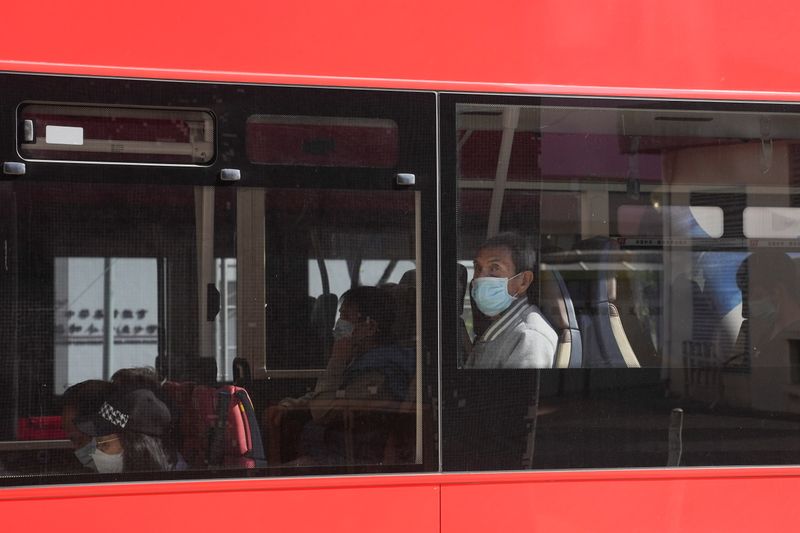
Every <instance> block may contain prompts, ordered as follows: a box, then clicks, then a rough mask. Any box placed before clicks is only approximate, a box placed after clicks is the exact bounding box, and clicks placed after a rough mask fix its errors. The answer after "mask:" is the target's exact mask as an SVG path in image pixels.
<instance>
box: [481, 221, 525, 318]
mask: <svg viewBox="0 0 800 533" xmlns="http://www.w3.org/2000/svg"><path fill="white" fill-rule="evenodd" d="M488 248H506V249H507V250H509V251H510V252H511V261H512V262H513V263H514V269H515V272H514V274H519V273H520V272H525V271H526V270H530V271H531V272H533V273H534V274H536V249H535V248H534V246H533V243H532V242H531V240H530V239H526V238H525V237H523V236H522V235H520V234H519V233H517V232H514V231H506V232H503V233H498V234H497V235H495V236H494V237H489V238H488V239H486V240H485V241H484V242H483V244H481V245H480V246H479V247H478V251H479V252H480V251H481V250H486V249H488ZM534 295H535V289H534V284H533V283H531V285H530V287H528V291H527V296H528V302H530V303H534V300H535V297H534Z"/></svg>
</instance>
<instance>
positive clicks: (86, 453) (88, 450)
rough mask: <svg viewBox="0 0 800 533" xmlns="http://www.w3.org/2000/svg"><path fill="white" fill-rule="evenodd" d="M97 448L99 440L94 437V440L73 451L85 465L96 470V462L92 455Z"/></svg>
mask: <svg viewBox="0 0 800 533" xmlns="http://www.w3.org/2000/svg"><path fill="white" fill-rule="evenodd" d="M96 449H97V442H96V441H95V439H94V438H92V440H90V441H89V442H87V443H86V444H84V445H83V446H81V447H80V448H78V449H77V450H75V451H74V452H72V453H74V454H75V457H77V458H78V461H80V462H81V464H82V465H83V466H85V467H86V468H91V469H93V470H96V468H95V466H94V462H93V461H92V455H93V454H94V451H95V450H96Z"/></svg>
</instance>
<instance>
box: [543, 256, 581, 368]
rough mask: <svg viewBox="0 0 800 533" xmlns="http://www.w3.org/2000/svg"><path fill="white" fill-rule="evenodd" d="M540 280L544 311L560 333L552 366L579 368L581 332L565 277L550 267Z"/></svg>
mask: <svg viewBox="0 0 800 533" xmlns="http://www.w3.org/2000/svg"><path fill="white" fill-rule="evenodd" d="M539 281H540V295H541V296H540V298H539V303H540V307H541V310H542V313H544V316H545V318H547V320H548V321H549V322H550V325H551V326H552V327H553V329H555V330H556V333H557V334H558V346H557V347H556V357H555V361H554V362H553V368H580V367H581V362H582V361H581V359H582V355H583V354H582V349H581V333H580V331H579V330H578V318H577V316H576V314H575V306H574V305H573V303H572V298H571V297H570V295H569V292H568V291H567V286H566V284H565V283H564V279H563V278H562V276H561V274H560V273H559V272H558V271H557V270H552V269H550V270H542V271H541V273H540V274H539Z"/></svg>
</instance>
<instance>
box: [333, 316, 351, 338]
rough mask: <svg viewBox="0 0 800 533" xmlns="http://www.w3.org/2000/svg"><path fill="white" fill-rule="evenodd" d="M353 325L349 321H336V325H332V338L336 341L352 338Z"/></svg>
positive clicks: (341, 319)
mask: <svg viewBox="0 0 800 533" xmlns="http://www.w3.org/2000/svg"><path fill="white" fill-rule="evenodd" d="M353 329H354V326H353V323H352V322H350V321H349V320H345V319H343V318H340V319H339V320H337V321H336V324H334V325H333V338H334V339H336V340H339V339H344V338H346V337H352V336H353Z"/></svg>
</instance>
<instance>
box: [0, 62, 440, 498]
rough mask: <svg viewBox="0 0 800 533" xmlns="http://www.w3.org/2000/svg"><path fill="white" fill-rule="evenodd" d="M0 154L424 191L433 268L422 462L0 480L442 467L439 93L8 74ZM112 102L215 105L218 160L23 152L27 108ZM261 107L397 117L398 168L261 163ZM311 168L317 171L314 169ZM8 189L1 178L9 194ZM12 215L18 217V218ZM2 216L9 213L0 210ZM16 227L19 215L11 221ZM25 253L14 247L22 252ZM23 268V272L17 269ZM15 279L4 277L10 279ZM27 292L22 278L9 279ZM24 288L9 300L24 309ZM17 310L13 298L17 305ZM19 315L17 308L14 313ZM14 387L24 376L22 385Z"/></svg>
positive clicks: (82, 171)
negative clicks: (402, 176) (94, 158)
mask: <svg viewBox="0 0 800 533" xmlns="http://www.w3.org/2000/svg"><path fill="white" fill-rule="evenodd" d="M0 87H1V88H0V94H2V99H0V162H20V163H24V164H25V165H26V173H25V174H24V175H22V176H8V175H3V174H0V182H5V183H13V182H23V183H42V184H45V183H60V184H69V183H81V184H104V185H108V184H119V185H125V184H136V185H172V186H187V187H195V186H214V187H220V188H222V187H234V188H235V187H263V188H267V189H271V188H282V189H292V188H295V189H302V188H308V189H335V190H345V191H346V190H353V189H356V190H359V191H392V190H397V191H415V192H418V193H420V206H419V209H420V218H421V225H422V228H421V229H422V231H421V242H420V243H419V246H420V247H421V253H422V258H423V265H422V271H421V274H422V280H423V282H422V283H423V284H422V291H421V292H422V302H421V309H422V317H423V319H422V331H421V333H422V361H423V362H422V366H423V379H422V383H421V386H422V390H423V411H424V412H423V428H422V431H423V435H422V437H423V462H422V464H420V465H414V464H411V465H408V464H400V465H345V466H341V467H330V466H322V467H314V468H302V467H285V466H270V467H267V468H263V469H232V470H231V469H229V470H225V469H217V470H203V471H187V472H163V473H161V472H159V473H131V474H126V475H113V476H111V475H92V474H86V475H84V474H81V475H78V476H77V477H76V476H71V475H68V476H64V475H58V474H46V475H31V476H16V475H14V476H0V486H40V485H54V484H55V485H61V484H76V483H77V484H84V483H86V484H89V483H107V482H109V481H114V482H117V481H121V482H132V481H179V480H184V479H202V480H214V479H231V478H264V477H276V476H300V475H309V476H319V475H345V474H375V475H378V474H401V473H410V472H415V473H420V472H430V471H437V470H438V469H439V462H438V456H437V446H436V433H437V429H436V427H435V424H436V420H437V419H438V412H437V407H438V401H437V398H438V370H437V363H438V360H439V356H438V351H439V348H438V328H437V324H438V294H437V287H438V284H439V282H438V264H437V261H438V243H437V235H438V234H439V232H438V226H437V224H438V213H437V208H438V198H437V192H438V183H437V170H438V167H437V149H436V146H437V144H436V140H437V138H438V131H437V116H436V115H437V103H438V95H437V94H436V93H435V92H433V91H420V90H388V89H368V88H346V87H341V88H340V87H312V86H288V85H266V84H254V83H223V82H203V81H179V80H158V79H154V80H150V79H140V78H136V79H133V78H113V77H94V76H78V75H56V74H54V75H50V74H31V73H15V72H6V73H0ZM31 102H37V103H50V104H65V105H92V106H102V105H109V106H115V107H152V108H170V107H176V108H180V109H193V110H205V111H209V112H211V114H212V115H213V117H214V119H215V147H216V156H215V158H214V160H213V161H212V162H211V163H210V164H208V165H174V164H165V165H161V164H151V163H142V164H130V163H113V162H81V161H63V162H62V161H44V160H31V159H25V158H23V157H21V155H20V154H19V152H18V142H19V129H20V124H19V123H18V114H17V112H18V108H19V106H20V105H21V104H25V103H31ZM255 114H280V115H293V114H295V115H304V116H314V117H318V116H331V117H367V118H382V119H391V120H393V121H394V122H395V123H396V124H397V128H398V132H399V156H398V165H397V167H396V168H394V169H370V168H347V167H314V166H302V167H290V166H279V165H265V164H260V163H259V164H256V163H251V162H250V161H249V160H248V158H247V153H246V149H245V132H246V123H247V118H248V117H249V116H250V115H255ZM223 168H235V169H239V170H240V171H241V173H242V179H241V181H238V182H223V181H221V180H220V179H219V173H220V170H221V169H223ZM400 172H404V173H408V172H410V173H414V174H415V176H416V183H415V184H413V185H398V184H397V183H396V179H395V176H396V174H397V173H400ZM309 176H311V177H309ZM5 189H6V187H5V186H3V185H0V193H2V192H3V191H4V190H5ZM9 215H10V216H13V217H16V215H11V214H10V213H9ZM0 222H4V219H3V218H1V217H0ZM11 222H12V225H16V224H17V220H16V218H13V220H11ZM15 254H16V251H15V250H12V256H11V257H15ZM13 274H14V272H13V271H12V275H13ZM2 281H5V280H2ZM10 288H12V289H13V290H14V291H16V286H15V284H12V286H11V287H10ZM17 304H18V297H16V296H15V297H14V302H13V304H12V305H11V306H10V307H9V309H16V308H17V307H15V306H17ZM7 307H8V306H7ZM15 316H16V313H15ZM3 322H4V321H0V339H2V340H7V341H9V342H8V343H5V342H4V344H5V345H9V344H12V345H14V343H15V342H16V339H17V335H16V328H15V327H14V326H13V324H5V323H3ZM12 386H13V384H12Z"/></svg>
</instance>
